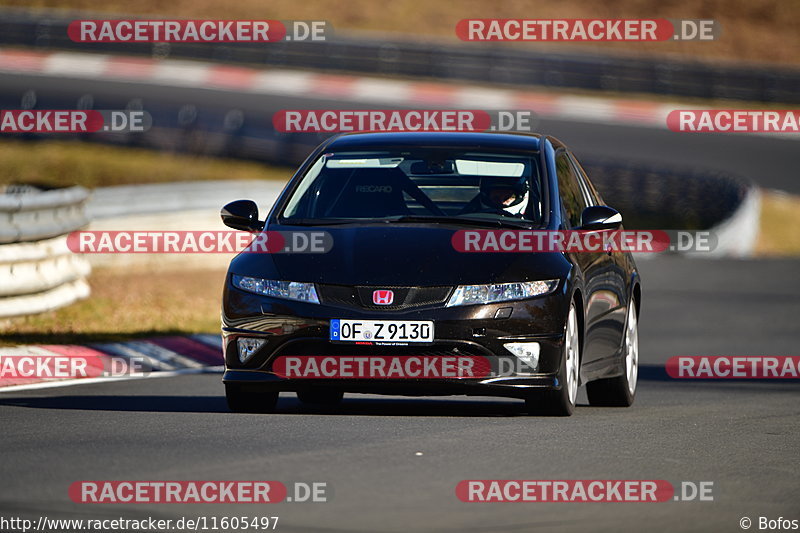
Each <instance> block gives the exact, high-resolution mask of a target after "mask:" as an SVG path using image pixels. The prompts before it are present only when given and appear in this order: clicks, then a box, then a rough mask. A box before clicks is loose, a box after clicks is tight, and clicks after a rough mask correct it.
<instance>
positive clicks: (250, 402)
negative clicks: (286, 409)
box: [225, 383, 278, 413]
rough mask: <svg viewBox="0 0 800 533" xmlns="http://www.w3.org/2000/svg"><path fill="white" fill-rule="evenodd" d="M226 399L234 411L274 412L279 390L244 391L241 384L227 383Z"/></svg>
mask: <svg viewBox="0 0 800 533" xmlns="http://www.w3.org/2000/svg"><path fill="white" fill-rule="evenodd" d="M225 399H226V400H228V408H229V409H230V410H231V411H233V412H234V413H272V412H274V411H275V405H276V404H277V403H278V392H277V391H268V392H251V391H244V390H242V388H241V386H240V385H237V384H234V383H226V384H225Z"/></svg>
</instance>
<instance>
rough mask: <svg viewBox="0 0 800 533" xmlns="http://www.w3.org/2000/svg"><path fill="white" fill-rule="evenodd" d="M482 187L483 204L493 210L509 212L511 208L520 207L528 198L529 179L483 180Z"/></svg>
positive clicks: (494, 178)
mask: <svg viewBox="0 0 800 533" xmlns="http://www.w3.org/2000/svg"><path fill="white" fill-rule="evenodd" d="M480 187H481V192H480V196H481V202H482V203H483V204H484V205H487V206H489V207H491V208H493V209H503V210H508V208H510V207H514V206H518V205H519V204H521V203H522V202H523V201H525V199H526V198H527V197H528V179H527V178H525V177H518V178H506V177H502V178H501V177H486V178H481V186H480ZM520 208H524V206H520ZM514 211H519V209H515V210H514Z"/></svg>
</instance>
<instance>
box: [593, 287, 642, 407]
mask: <svg viewBox="0 0 800 533" xmlns="http://www.w3.org/2000/svg"><path fill="white" fill-rule="evenodd" d="M635 307H636V305H635V304H634V302H633V300H631V303H630V305H629V306H628V321H627V326H626V327H625V344H624V345H623V347H622V349H623V351H624V354H623V355H624V356H625V373H624V374H623V375H621V376H618V377H615V378H609V379H599V380H597V381H592V382H591V383H587V384H586V395H587V396H588V397H589V404H590V405H595V406H598V407H629V406H630V405H631V404H633V399H634V397H635V396H636V382H637V381H638V378H639V323H638V318H637V316H636V309H635Z"/></svg>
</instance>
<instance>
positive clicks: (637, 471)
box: [0, 76, 800, 532]
mask: <svg viewBox="0 0 800 533" xmlns="http://www.w3.org/2000/svg"><path fill="white" fill-rule="evenodd" d="M27 78H31V79H27ZM32 78H33V77H27V76H13V77H9V76H0V87H2V88H3V90H2V93H3V94H10V92H13V91H17V92H19V94H21V91H24V90H25V89H27V88H30V87H31V86H32V84H35V83H39V82H41V81H42V80H41V79H32ZM37 78H38V77H37ZM92 88H93V93H94V94H95V99H96V102H97V101H99V102H104V101H107V102H109V104H111V103H113V102H116V101H119V99H120V98H133V97H141V96H143V95H145V96H147V95H150V96H149V97H154V96H158V98H159V99H172V100H174V101H175V102H176V103H178V102H184V103H185V102H187V101H191V102H193V103H195V104H196V105H198V106H202V105H203V104H204V103H205V102H208V103H209V104H211V103H213V104H214V105H217V106H219V105H223V106H227V105H230V106H231V108H234V107H236V108H240V109H241V108H252V109H254V110H255V111H259V110H261V111H259V112H266V109H267V108H272V107H273V106H275V105H278V104H276V103H275V102H274V101H269V100H265V98H264V97H263V96H255V95H253V96H236V97H234V96H232V95H229V94H227V93H224V92H217V91H207V90H202V89H187V88H182V89H174V90H173V89H169V88H158V89H153V88H150V87H146V86H139V85H136V84H118V83H110V82H98V83H94V84H93V86H92ZM84 89H85V82H80V81H72V80H59V81H58V83H57V84H55V83H53V84H52V85H48V87H43V88H41V89H39V90H38V93H39V97H40V104H41V105H40V106H39V107H55V105H51V104H48V103H46V102H47V101H48V99H49V98H51V96H50V95H51V94H52V98H53V101H54V102H57V101H59V99H61V100H63V99H65V98H71V97H72V96H73V95H75V94H79V93H80V94H82V93H81V92H80V91H82V90H84ZM147 91H157V94H154V93H149V92H147ZM314 104H315V105H314V107H320V108H322V107H324V106H325V105H326V102H324V101H319V100H315V101H314ZM327 104H328V105H332V106H334V105H336V103H335V102H328V103H327ZM303 105H306V106H307V105H309V103H308V101H306V100H301V99H290V98H289V99H287V98H282V99H281V101H280V106H281V107H302V106H303ZM95 107H97V108H103V107H112V106H111V105H102V104H96V106H95ZM339 107H340V106H339ZM541 129H542V130H543V131H546V132H548V133H553V134H555V135H556V136H558V137H560V138H561V139H562V140H564V141H565V142H567V143H568V144H570V145H571V146H573V147H574V149H575V151H576V152H577V153H578V154H579V155H592V156H605V157H613V158H629V159H633V160H636V161H644V162H648V163H659V162H664V163H670V164H685V165H689V166H697V167H703V168H712V169H714V168H716V169H720V170H726V171H730V172H735V173H737V174H739V175H743V176H746V177H749V178H751V179H753V180H754V181H755V182H757V183H759V184H760V185H762V186H765V187H772V188H779V189H783V190H787V191H791V192H800V180H798V179H797V174H796V168H797V163H798V150H797V146H798V144H796V141H788V140H780V139H774V138H763V137H752V136H716V135H711V136H703V137H699V136H697V135H690V134H682V135H678V134H674V133H670V132H667V131H660V130H654V129H643V128H634V127H621V126H613V127H612V126H602V125H594V124H580V123H577V122H561V121H558V122H556V121H543V122H542V124H541ZM639 266H640V269H641V271H642V277H643V283H644V296H643V300H644V304H643V310H642V315H641V324H640V327H641V329H640V342H641V357H642V361H641V362H642V365H643V367H642V370H641V381H640V385H639V391H638V394H637V400H636V403H635V405H634V406H633V407H632V408H630V409H607V408H592V407H588V406H586V405H585V394H584V392H583V391H582V390H581V392H580V396H579V400H580V402H581V403H583V406H581V407H579V408H578V409H577V411H576V414H575V415H574V416H572V417H570V418H536V417H528V416H524V415H523V414H522V411H521V406H522V405H521V403H519V402H515V401H512V400H498V399H492V398H488V399H485V400H483V399H463V398H437V399H429V398H396V397H377V396H357V395H348V397H347V398H346V401H345V403H344V404H343V406H342V408H341V409H340V410H339V411H337V412H335V413H325V414H320V413H313V412H307V411H304V410H302V409H301V408H300V406H299V404H298V403H297V401H296V400H295V399H294V398H293V397H289V396H288V395H286V397H285V398H284V397H282V399H281V401H280V403H279V407H278V413H277V414H274V415H242V414H231V413H228V412H227V409H226V406H225V402H224V398H223V396H222V387H221V384H220V382H219V376H218V375H193V376H181V377H173V378H161V379H147V380H138V381H127V382H120V383H109V384H91V385H89V384H86V385H76V386H71V387H67V388H57V389H46V390H37V391H25V392H5V393H3V392H0V420H2V437H0V451H1V452H2V453H1V454H0V461H2V467H0V468H1V470H0V472H2V476H1V478H2V483H0V516H29V517H38V516H39V515H42V514H46V515H47V516H49V517H56V516H59V517H74V518H114V517H119V516H123V517H126V518H136V517H145V516H160V517H180V516H193V517H196V516H202V515H205V516H231V515H239V516H241V515H245V516H263V515H269V516H274V515H277V516H280V524H279V530H283V531H311V532H315V531H319V532H338V531H364V532H366V531H392V532H394V531H397V532H400V531H412V530H413V531H442V532H450V531H453V532H455V531H466V532H471V531H532V530H535V531H639V530H653V531H741V529H740V526H739V520H740V518H742V517H745V516H747V517H749V518H751V519H752V520H753V521H754V522H755V524H754V526H753V528H752V529H754V530H756V529H757V522H758V517H760V516H765V517H768V518H771V519H776V518H778V517H780V516H782V517H785V518H790V519H800V482H798V468H797V450H798V449H800V416H799V415H800V402H798V400H800V394H798V392H800V389H799V387H800V384H798V382H797V381H789V382H780V383H779V382H736V381H695V382H689V381H680V382H679V381H674V380H670V379H669V378H667V377H665V375H664V373H663V370H662V369H663V363H664V362H665V361H666V360H667V359H668V358H669V357H670V356H673V355H797V354H798V349H797V341H798V338H800V336H799V335H798V330H799V329H800V328H798V326H797V323H798V322H797V320H798V316H800V279H799V278H800V268H799V267H800V261H797V260H772V261H767V260H715V261H706V260H687V259H682V258H678V257H660V258H655V259H649V260H644V261H640V262H639ZM82 479H89V480H102V479H114V480H123V479H142V480H144V479H150V480H167V479H184V480H190V479H194V480H202V479H212V480H222V479H259V480H263V479H269V480H278V481H282V482H283V483H284V484H287V485H289V484H291V483H293V482H296V481H300V482H313V481H317V482H326V483H328V485H329V487H330V490H329V492H331V493H332V496H331V499H330V501H329V502H327V503H316V504H310V503H305V504H298V503H281V504H276V505H274V506H266V507H261V506H248V505H239V506H224V505H190V506H179V505H160V506H158V505H153V506H145V505H95V506H89V505H79V504H74V503H72V502H71V501H70V500H69V497H68V495H67V488H68V487H69V485H70V484H71V483H72V482H74V481H77V480H82ZM464 479H664V480H668V481H670V482H671V483H672V484H673V485H675V486H678V485H679V484H680V482H682V481H693V482H699V481H712V482H713V483H714V485H713V496H714V501H713V502H667V503H647V504H630V503H629V504H599V503H572V504H541V503H518V504H497V503H484V504H468V503H462V502H460V501H458V499H457V498H456V496H455V486H456V484H457V483H458V482H459V481H460V480H464Z"/></svg>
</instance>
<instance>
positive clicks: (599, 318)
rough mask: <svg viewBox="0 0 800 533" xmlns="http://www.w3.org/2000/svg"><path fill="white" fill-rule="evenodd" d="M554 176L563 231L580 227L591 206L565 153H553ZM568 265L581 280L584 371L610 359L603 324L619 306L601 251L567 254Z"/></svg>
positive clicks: (609, 341)
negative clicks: (555, 175) (554, 162)
mask: <svg viewBox="0 0 800 533" xmlns="http://www.w3.org/2000/svg"><path fill="white" fill-rule="evenodd" d="M556 173H557V177H558V189H559V194H560V198H561V207H562V211H563V214H564V216H563V219H564V228H563V229H566V230H570V229H576V228H578V227H580V225H581V214H582V213H583V210H584V209H586V207H588V206H589V205H591V204H592V200H593V199H592V198H591V197H590V196H589V194H588V191H587V188H586V186H585V185H584V184H583V183H582V179H581V178H580V177H579V176H580V173H579V171H578V170H577V167H576V165H575V163H574V161H573V159H572V158H571V156H570V154H569V153H568V152H567V151H566V150H559V151H558V152H556ZM568 256H569V258H570V260H571V261H572V263H573V264H574V265H576V266H577V267H578V269H579V270H580V272H581V273H582V276H583V280H584V294H583V301H584V308H585V322H584V323H585V327H584V332H585V334H584V343H583V355H582V362H583V367H584V371H586V370H587V369H588V370H590V369H591V368H592V364H593V363H597V362H598V361H599V360H601V359H603V358H605V357H609V356H610V355H613V353H614V349H613V348H612V344H613V342H614V337H615V336H614V334H612V331H611V330H612V329H613V328H610V326H611V324H608V323H606V320H607V317H608V314H609V312H610V311H612V310H613V309H615V308H616V307H618V305H619V302H618V299H617V297H616V293H615V291H614V290H613V283H612V281H611V279H612V277H613V276H612V274H611V271H612V270H613V267H614V259H613V257H612V256H611V255H609V254H608V253H606V252H605V251H601V252H579V251H573V252H569V253H568Z"/></svg>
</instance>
